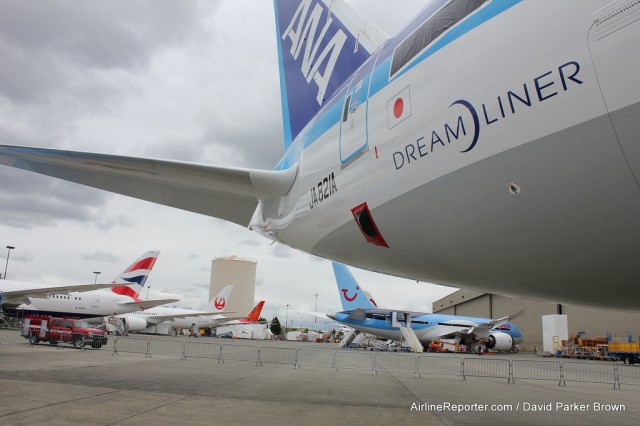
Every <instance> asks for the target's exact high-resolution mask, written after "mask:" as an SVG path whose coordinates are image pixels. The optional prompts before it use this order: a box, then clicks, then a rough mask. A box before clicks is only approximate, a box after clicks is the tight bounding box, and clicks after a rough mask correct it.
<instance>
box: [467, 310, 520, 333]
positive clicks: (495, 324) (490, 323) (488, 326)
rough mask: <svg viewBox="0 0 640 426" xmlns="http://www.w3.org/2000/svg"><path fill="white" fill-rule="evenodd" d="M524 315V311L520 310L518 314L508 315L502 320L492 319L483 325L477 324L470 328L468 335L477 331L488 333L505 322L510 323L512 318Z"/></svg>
mask: <svg viewBox="0 0 640 426" xmlns="http://www.w3.org/2000/svg"><path fill="white" fill-rule="evenodd" d="M521 315H524V309H522V308H520V310H519V311H518V312H516V313H515V314H511V315H508V316H506V317H504V318H498V319H494V320H491V321H487V322H485V323H482V324H478V325H476V326H475V327H471V328H470V329H469V331H468V333H474V332H477V331H489V330H491V329H494V328H496V327H500V326H501V325H502V324H504V323H505V322H507V321H511V320H512V319H514V318H518V317H519V316H521Z"/></svg>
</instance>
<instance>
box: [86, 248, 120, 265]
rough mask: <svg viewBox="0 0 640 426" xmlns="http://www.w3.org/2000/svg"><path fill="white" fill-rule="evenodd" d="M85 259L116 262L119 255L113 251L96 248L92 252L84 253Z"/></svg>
mask: <svg viewBox="0 0 640 426" xmlns="http://www.w3.org/2000/svg"><path fill="white" fill-rule="evenodd" d="M82 259H83V260H91V261H98V262H105V263H116V262H118V255H117V254H115V253H112V252H106V251H102V250H95V251H93V252H91V253H83V254H82Z"/></svg>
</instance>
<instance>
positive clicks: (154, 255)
mask: <svg viewBox="0 0 640 426" xmlns="http://www.w3.org/2000/svg"><path fill="white" fill-rule="evenodd" d="M159 255H160V252H159V251H148V252H146V253H145V254H143V255H142V256H141V257H140V258H139V259H138V260H136V261H135V262H133V263H132V264H131V265H130V266H129V267H128V268H127V269H125V270H124V272H123V273H121V274H120V275H118V276H117V277H116V278H114V280H113V283H115V284H123V285H119V286H117V287H112V288H111V291H113V292H114V293H116V294H121V295H124V296H129V297H131V298H132V299H133V300H139V299H138V296H139V295H140V292H141V291H142V288H143V287H144V284H145V283H146V282H147V278H149V274H150V273H151V270H152V269H153V265H155V263H156V260H158V256H159Z"/></svg>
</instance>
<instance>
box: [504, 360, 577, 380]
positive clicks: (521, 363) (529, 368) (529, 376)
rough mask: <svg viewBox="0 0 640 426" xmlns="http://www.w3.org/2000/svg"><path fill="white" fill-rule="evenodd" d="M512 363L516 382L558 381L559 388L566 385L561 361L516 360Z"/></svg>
mask: <svg viewBox="0 0 640 426" xmlns="http://www.w3.org/2000/svg"><path fill="white" fill-rule="evenodd" d="M511 363H512V365H513V378H514V380H515V379H526V380H557V381H558V386H564V385H565V383H564V377H563V375H562V364H560V361H535V360H528V359H515V360H512V361H511Z"/></svg>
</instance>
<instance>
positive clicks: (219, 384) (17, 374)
mask: <svg viewBox="0 0 640 426" xmlns="http://www.w3.org/2000/svg"><path fill="white" fill-rule="evenodd" d="M153 339H154V340H157V341H158V342H157V344H159V345H162V344H163V343H162V342H165V341H168V340H175V339H176V338H173V339H172V338H166V337H163V338H153ZM177 339H181V340H182V339H186V338H177ZM192 340H194V341H195V340H196V339H192ZM199 341H203V342H209V341H211V342H213V341H215V342H217V343H222V344H242V345H261V346H263V347H264V346H270V347H271V346H277V347H283V348H285V347H287V348H291V347H293V348H299V347H309V348H316V349H336V345H328V344H315V343H306V344H302V343H296V342H260V341H241V342H238V341H230V340H228V339H207V338H204V339H199ZM443 356H446V355H443ZM509 356H510V357H517V359H526V358H531V359H533V356H532V355H526V354H518V355H509ZM502 357H505V356H504V355H503V356H502ZM0 360H1V361H2V367H3V368H2V371H0V384H1V387H0V395H1V398H0V423H1V424H7V425H32V424H70V423H76V424H89V425H154V426H157V425H168V424H172V425H173V424H181V425H202V424H207V425H217V424H225V425H228V424H231V425H236V424H237V425H244V424H260V425H316V424H322V425H327V424H338V423H340V424H403V425H418V424H419V425H457V424H461V425H463V424H468V425H472V424H473V425H475V424H504V423H509V424H536V425H538V424H540V423H551V424H558V425H574V424H578V423H580V424H602V425H604V424H607V425H610V424H616V425H626V424H628V425H636V424H638V422H639V421H640V386H623V387H622V389H621V390H613V388H612V386H611V385H609V384H603V383H599V384H596V383H574V382H572V383H567V386H566V387H559V386H558V383H557V382H553V381H533V380H531V381H527V380H517V381H516V383H515V384H507V383H506V381H505V380H504V379H493V378H476V377H469V378H467V380H466V381H462V380H460V379H459V377H456V376H440V375H428V376H427V375H423V376H422V377H421V378H418V379H416V378H414V377H413V375H411V374H407V373H390V372H385V371H379V374H378V375H371V374H370V372H369V371H367V370H340V371H338V372H337V373H336V372H332V371H331V370H330V369H327V368H325V367H306V366H303V367H302V368H298V369H294V368H293V367H292V366H291V365H278V364H268V363H263V365H262V366H256V363H255V362H243V361H229V360H226V361H225V362H224V363H218V361H217V360H210V359H191V358H190V359H188V360H187V361H180V359H179V357H175V356H161V355H153V356H152V357H151V358H145V355H144V354H133V353H120V354H119V355H112V351H111V350H108V349H107V348H102V349H100V350H86V351H84V352H82V351H79V350H77V349H74V348H71V347H64V348H63V349H57V348H56V347H55V346H50V345H47V344H39V345H37V346H35V347H29V346H27V344H26V342H24V341H14V342H7V341H2V344H0ZM557 404H561V405H557ZM599 404H610V405H611V406H614V405H615V406H618V407H624V410H625V411H624V412H606V411H595V410H597V408H598V407H600V408H602V407H603V406H602V405H599ZM438 405H440V407H438ZM456 405H457V406H456ZM534 407H537V408H539V409H540V410H543V411H533V408H534ZM565 410H571V411H565ZM580 410H584V411H580ZM458 411H460V412H458Z"/></svg>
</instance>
